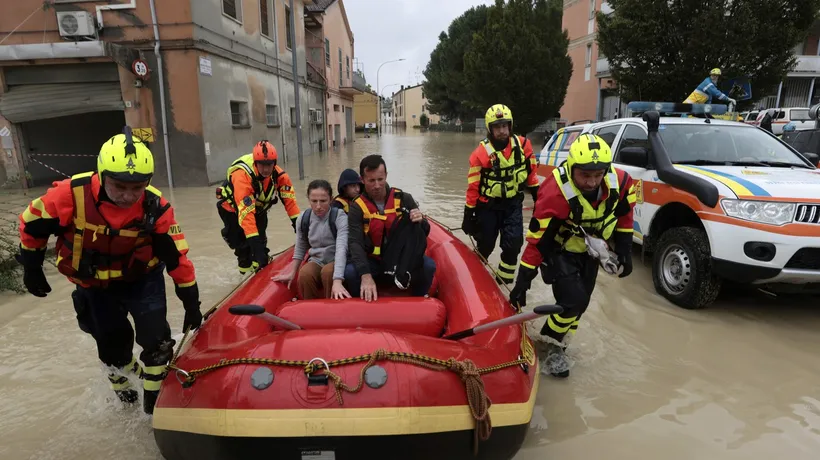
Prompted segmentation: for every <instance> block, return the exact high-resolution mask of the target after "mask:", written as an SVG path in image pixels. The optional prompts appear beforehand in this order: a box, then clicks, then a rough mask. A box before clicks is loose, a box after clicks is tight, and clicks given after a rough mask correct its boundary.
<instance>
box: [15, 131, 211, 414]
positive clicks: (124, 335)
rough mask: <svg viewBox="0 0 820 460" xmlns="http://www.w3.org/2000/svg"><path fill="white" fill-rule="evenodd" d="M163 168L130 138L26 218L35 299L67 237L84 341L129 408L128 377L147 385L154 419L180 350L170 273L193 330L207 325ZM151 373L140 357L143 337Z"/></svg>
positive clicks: (60, 258)
mask: <svg viewBox="0 0 820 460" xmlns="http://www.w3.org/2000/svg"><path fill="white" fill-rule="evenodd" d="M153 175H154V158H153V156H152V155H151V152H150V151H149V150H148V147H147V146H146V145H145V144H143V143H142V142H141V141H139V139H135V138H133V137H132V135H131V130H130V128H128V127H126V128H125V133H124V134H118V135H116V136H114V137H112V138H111V139H109V140H108V141H106V142H105V144H103V146H102V148H101V149H100V153H99V156H98V157H97V172H96V173H95V172H93V171H92V172H87V173H82V174H77V175H75V176H73V177H71V178H70V179H66V180H63V181H60V182H55V183H54V185H53V187H52V188H51V189H49V190H48V191H47V192H46V193H45V195H43V196H41V197H39V198H37V199H35V200H34V201H32V202H31V203H30V204H29V205H28V207H27V208H26V209H25V210H24V211H23V213H22V214H21V215H20V254H19V256H18V261H19V262H20V263H21V264H22V265H23V269H24V278H23V280H24V284H25V286H26V289H27V290H28V291H29V292H30V293H32V294H34V295H35V296H37V297H45V296H46V295H47V294H48V293H49V292H51V287H50V286H49V284H48V281H47V280H46V277H45V274H44V273H43V261H44V258H45V253H46V246H47V244H48V239H49V237H50V236H51V235H55V236H57V245H56V252H57V270H59V272H60V273H61V274H63V275H65V276H66V277H67V278H68V280H69V281H71V282H72V283H74V284H75V285H76V288H75V290H74V292H72V294H71V297H72V299H73V301H74V309H75V311H76V315H77V322H78V323H79V327H80V329H81V330H82V331H84V332H86V333H88V334H90V335H91V336H92V337H93V338H94V340H95V341H96V343H97V353H98V356H99V359H100V361H102V362H103V363H105V364H106V365H107V366H109V369H110V374H109V375H108V379H109V381H110V383H111V388H112V389H113V390H114V392H115V393H116V395H117V396H118V397H119V399H120V400H121V401H123V402H124V403H135V402H136V401H137V400H138V393H137V391H136V390H134V389H133V388H132V387H131V385H130V383H129V381H128V379H127V375H128V374H129V373H133V374H135V375H137V376H141V378H142V379H143V409H144V411H145V412H146V413H148V414H151V413H153V410H154V404H155V403H156V400H157V396H158V394H159V389H160V383H161V382H162V380H163V378H164V376H165V373H166V365H167V364H168V362H169V361H170V359H171V357H172V355H173V352H174V350H173V348H174V344H175V341H174V340H173V339H172V338H171V329H170V327H169V325H168V321H167V320H166V310H167V308H166V297H165V280H164V277H163V276H162V272H163V269H166V270H167V271H168V274H169V275H170V276H171V278H173V280H174V284H175V291H176V295H177V297H179V299H180V300H181V301H182V305H183V307H184V309H185V319H184V323H183V330H188V329H196V328H198V327H199V326H200V324H201V323H202V314H201V312H200V309H199V306H200V302H199V288H198V287H197V283H196V278H195V273H194V266H193V264H192V263H191V261H190V260H188V257H187V255H186V254H187V253H188V243H187V242H186V241H185V236H184V234H183V233H182V230H181V228H180V226H179V224H177V222H176V220H175V218H174V209H173V208H172V207H171V204H170V203H168V201H166V200H165V198H163V197H162V195H161V193H160V191H159V190H157V189H156V188H154V187H152V186H150V185H149V183H150V182H151V178H152V177H153ZM129 313H130V314H131V317H132V318H133V320H134V326H135V328H136V341H137V344H139V345H140V346H141V347H142V352H141V353H140V361H142V365H143V366H144V367H141V366H140V364H139V363H138V362H137V360H136V359H135V358H134V356H133V355H132V353H131V352H132V349H133V346H134V329H132V327H131V323H130V322H129V321H128V314H129Z"/></svg>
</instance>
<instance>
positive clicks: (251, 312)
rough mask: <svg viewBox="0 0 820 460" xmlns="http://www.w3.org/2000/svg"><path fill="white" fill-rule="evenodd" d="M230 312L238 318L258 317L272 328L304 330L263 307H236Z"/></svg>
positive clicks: (230, 309) (229, 310)
mask: <svg viewBox="0 0 820 460" xmlns="http://www.w3.org/2000/svg"><path fill="white" fill-rule="evenodd" d="M228 312H230V313H231V314H232V315H237V316H258V317H259V318H260V319H263V320H265V321H267V322H268V323H269V324H270V325H272V326H277V327H280V328H282V329H285V330H289V331H296V330H299V329H302V328H301V327H300V326H299V325H298V324H293V323H291V322H290V321H288V320H285V319H282V318H280V317H278V316H275V315H272V314H270V313H268V312H266V311H265V307H263V306H261V305H234V306H232V307H230V308H228Z"/></svg>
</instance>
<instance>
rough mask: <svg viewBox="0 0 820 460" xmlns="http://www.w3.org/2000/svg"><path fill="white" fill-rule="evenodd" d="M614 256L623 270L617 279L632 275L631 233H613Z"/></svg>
mask: <svg viewBox="0 0 820 460" xmlns="http://www.w3.org/2000/svg"><path fill="white" fill-rule="evenodd" d="M613 239H614V242H615V254H617V255H618V263H619V264H620V265H621V266H622V267H623V268H624V269H623V271H622V272H621V274H620V275H618V278H624V277H626V276H629V274H630V273H632V232H629V233H627V232H617V231H616V232H615V236H614V237H613Z"/></svg>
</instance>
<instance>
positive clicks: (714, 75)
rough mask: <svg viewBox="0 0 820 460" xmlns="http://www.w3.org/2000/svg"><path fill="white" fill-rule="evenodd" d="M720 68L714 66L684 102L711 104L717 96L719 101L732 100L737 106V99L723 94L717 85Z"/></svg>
mask: <svg viewBox="0 0 820 460" xmlns="http://www.w3.org/2000/svg"><path fill="white" fill-rule="evenodd" d="M720 75H721V72H720V69H718V68H714V69H712V71H711V72H709V76H708V77H706V78H704V79H703V81H702V82H700V84H699V85H698V87H697V88H695V90H694V91H692V93H691V94H689V97H687V98H686V100H684V101H683V103H684V104H711V103H712V98H715V97H716V98H717V99H718V100H719V101H723V102H731V103H732V105H734V106H735V107H737V101H736V100H734V99H732V98H731V97H729V96H727V95H725V94H723V92H722V91H720V90H719V89H718V87H717V84H718V79H719V78H720Z"/></svg>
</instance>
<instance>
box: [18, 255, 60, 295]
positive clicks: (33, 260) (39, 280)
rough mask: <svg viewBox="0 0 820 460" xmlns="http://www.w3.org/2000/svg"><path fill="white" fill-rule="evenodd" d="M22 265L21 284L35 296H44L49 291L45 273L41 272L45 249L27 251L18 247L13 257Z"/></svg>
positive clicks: (49, 287)
mask: <svg viewBox="0 0 820 460" xmlns="http://www.w3.org/2000/svg"><path fill="white" fill-rule="evenodd" d="M15 258H16V259H17V262H20V264H21V265H22V266H23V284H24V285H25V286H26V290H28V292H30V293H31V294H33V295H35V296H37V297H45V296H46V295H48V293H49V292H51V286H49V284H48V280H47V279H46V274H45V273H44V272H43V262H45V259H46V251H45V250H37V251H28V250H25V249H23V248H20V253H19V254H18V255H17V256H16V257H15Z"/></svg>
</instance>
